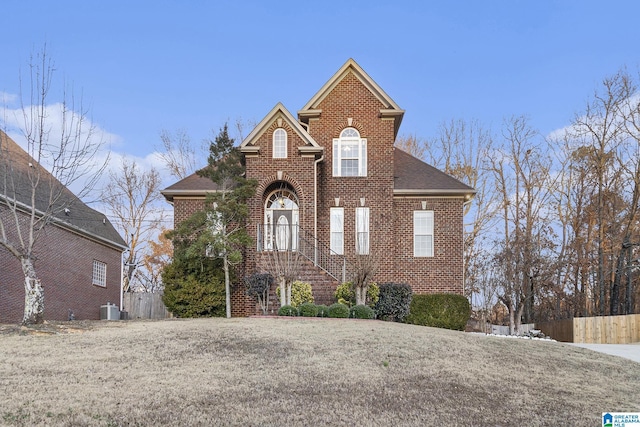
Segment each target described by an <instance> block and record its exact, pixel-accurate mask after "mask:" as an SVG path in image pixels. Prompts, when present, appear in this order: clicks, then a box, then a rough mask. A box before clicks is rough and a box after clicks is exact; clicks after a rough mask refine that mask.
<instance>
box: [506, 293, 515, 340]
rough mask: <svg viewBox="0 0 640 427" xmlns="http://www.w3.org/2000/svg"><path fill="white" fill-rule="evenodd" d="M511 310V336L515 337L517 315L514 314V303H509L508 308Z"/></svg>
mask: <svg viewBox="0 0 640 427" xmlns="http://www.w3.org/2000/svg"><path fill="white" fill-rule="evenodd" d="M507 309H508V310H509V335H515V332H516V327H515V326H516V314H515V313H514V307H513V303H512V302H511V301H509V305H508V306H507Z"/></svg>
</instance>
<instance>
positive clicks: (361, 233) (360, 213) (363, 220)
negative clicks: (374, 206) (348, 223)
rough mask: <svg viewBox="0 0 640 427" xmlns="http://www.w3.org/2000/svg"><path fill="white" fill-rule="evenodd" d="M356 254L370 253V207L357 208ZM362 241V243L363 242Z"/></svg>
mask: <svg viewBox="0 0 640 427" xmlns="http://www.w3.org/2000/svg"><path fill="white" fill-rule="evenodd" d="M355 231H356V254H358V255H369V247H370V234H369V208H362V207H361V208H356V227H355ZM361 243H362V244H361Z"/></svg>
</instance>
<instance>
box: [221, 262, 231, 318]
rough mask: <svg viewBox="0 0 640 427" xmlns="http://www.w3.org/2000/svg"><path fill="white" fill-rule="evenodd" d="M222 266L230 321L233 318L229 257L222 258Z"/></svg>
mask: <svg viewBox="0 0 640 427" xmlns="http://www.w3.org/2000/svg"><path fill="white" fill-rule="evenodd" d="M222 266H223V267H222V268H223V269H224V294H225V305H226V307H227V319H229V318H231V279H230V277H229V261H228V259H227V255H225V256H224V257H223V258H222Z"/></svg>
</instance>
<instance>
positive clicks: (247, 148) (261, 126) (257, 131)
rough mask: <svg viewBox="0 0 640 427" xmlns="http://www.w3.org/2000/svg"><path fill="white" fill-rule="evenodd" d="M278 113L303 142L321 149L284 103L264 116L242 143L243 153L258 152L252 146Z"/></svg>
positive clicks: (277, 105)
mask: <svg viewBox="0 0 640 427" xmlns="http://www.w3.org/2000/svg"><path fill="white" fill-rule="evenodd" d="M278 112H280V113H281V114H282V116H283V117H284V119H285V120H286V121H287V123H288V124H289V126H291V127H292V128H293V129H294V130H295V131H296V132H297V133H298V135H300V137H301V138H302V139H303V141H305V142H306V143H307V144H309V145H310V146H312V147H316V148H320V144H318V143H317V142H316V141H315V139H313V137H312V136H311V135H309V133H308V132H307V131H306V130H305V129H304V128H303V127H302V125H301V124H300V122H299V121H298V120H297V119H296V118H295V117H293V115H292V114H291V113H290V112H289V110H287V108H286V107H285V106H284V105H283V104H282V102H278V103H277V104H276V105H275V107H273V108H272V109H271V111H269V112H268V113H267V114H266V115H265V116H264V118H263V119H262V120H261V121H260V123H258V125H257V126H256V127H255V128H253V130H252V131H251V133H250V134H249V135H247V137H246V138H245V139H244V141H242V143H241V144H240V151H241V152H243V153H251V154H254V153H256V152H257V151H256V149H253V148H251V147H252V146H251V145H250V144H251V143H252V142H253V141H254V140H255V139H256V138H258V137H259V136H260V135H262V134H263V133H264V131H265V129H266V128H267V127H269V126H271V124H272V122H273V119H274V117H275V116H276V115H277V113H278ZM258 149H259V147H258Z"/></svg>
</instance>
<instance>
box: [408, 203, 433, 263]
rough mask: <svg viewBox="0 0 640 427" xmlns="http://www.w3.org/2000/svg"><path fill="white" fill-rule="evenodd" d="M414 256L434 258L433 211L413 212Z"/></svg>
mask: <svg viewBox="0 0 640 427" xmlns="http://www.w3.org/2000/svg"><path fill="white" fill-rule="evenodd" d="M413 256H414V257H432V256H433V211H413Z"/></svg>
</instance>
